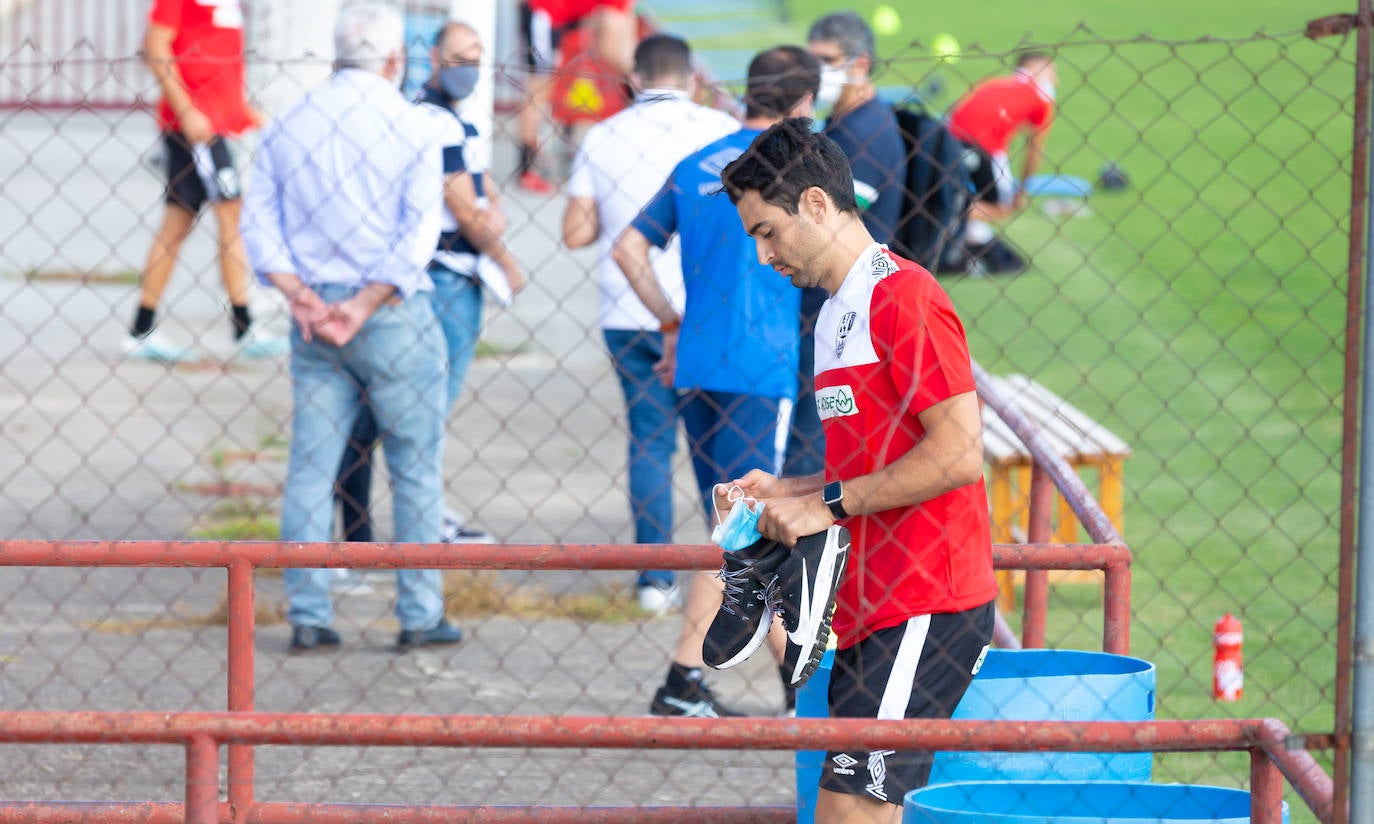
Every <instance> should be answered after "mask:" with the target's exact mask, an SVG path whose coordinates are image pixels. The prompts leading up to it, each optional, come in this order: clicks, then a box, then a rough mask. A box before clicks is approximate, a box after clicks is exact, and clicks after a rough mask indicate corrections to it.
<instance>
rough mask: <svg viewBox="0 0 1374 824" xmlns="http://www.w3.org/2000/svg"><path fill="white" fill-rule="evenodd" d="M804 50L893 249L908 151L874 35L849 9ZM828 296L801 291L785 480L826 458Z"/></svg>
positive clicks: (865, 202)
mask: <svg viewBox="0 0 1374 824" xmlns="http://www.w3.org/2000/svg"><path fill="white" fill-rule="evenodd" d="M807 49H808V50H809V51H810V52H811V54H812V55H814V56H815V57H816V59H817V60H819V61H820V63H821V90H820V93H819V94H818V95H817V98H816V106H817V108H819V109H825V108H829V109H830V118H829V119H828V120H827V121H826V123H825V135H826V136H827V137H829V138H830V139H832V140H834V141H835V143H836V144H838V145H839V147H840V149H841V150H843V151H844V153H845V156H846V157H848V158H849V166H850V168H851V169H852V170H853V173H854V194H855V198H856V199H857V200H858V203H859V209H860V213H861V214H862V216H863V222H864V225H865V226H866V227H868V231H869V233H870V234H872V235H873V237H874V239H876V240H877V241H878V242H879V243H891V242H892V233H893V231H894V230H895V228H896V226H897V223H898V221H899V220H900V219H901V216H902V195H903V189H902V183H903V182H904V181H905V180H906V148H905V146H904V145H903V143H902V134H901V131H900V130H899V129H898V127H897V117H896V115H895V114H893V111H892V105H891V104H890V103H887V102H885V101H884V100H883V99H882V98H880V97H879V96H878V90H877V89H876V88H875V87H874V85H873V79H872V77H871V75H872V73H873V64H874V60H875V47H874V42H873V30H872V29H870V28H869V26H868V24H867V23H865V22H864V19H863V18H862V17H860V16H859V15H857V14H855V13H854V12H852V11H842V12H836V13H834V14H827V15H826V16H824V17H822V18H821V19H819V20H817V21H816V22H815V23H813V24H812V26H811V31H810V32H809V33H808V35H807ZM825 298H826V294H825V290H824V289H803V290H802V319H801V325H802V345H801V364H800V372H799V375H798V390H797V411H796V417H795V419H794V420H793V422H792V429H791V432H790V434H789V436H788V442H787V463H786V466H785V467H784V471H785V472H786V474H788V475H811V474H814V473H816V472H819V471H821V468H822V464H823V459H824V455H825V437H824V435H823V434H822V432H821V419H820V418H819V417H818V416H817V414H816V402H815V401H816V396H815V394H814V393H813V391H812V387H811V383H812V377H811V372H812V366H813V363H812V359H813V356H814V350H815V346H814V338H813V336H812V334H813V330H814V328H815V325H816V316H817V315H818V314H819V313H820V310H821V304H823V303H825Z"/></svg>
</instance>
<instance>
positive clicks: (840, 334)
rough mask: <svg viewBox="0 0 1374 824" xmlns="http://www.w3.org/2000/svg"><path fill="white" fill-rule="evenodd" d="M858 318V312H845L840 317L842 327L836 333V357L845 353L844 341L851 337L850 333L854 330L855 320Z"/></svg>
mask: <svg viewBox="0 0 1374 824" xmlns="http://www.w3.org/2000/svg"><path fill="white" fill-rule="evenodd" d="M858 318H859V313H858V312H845V313H844V317H842V318H840V328H839V331H837V332H836V333H835V357H837V358H838V357H841V356H843V355H844V343H845V341H846V340H848V339H849V333H850V332H852V331H854V321H856V320H858Z"/></svg>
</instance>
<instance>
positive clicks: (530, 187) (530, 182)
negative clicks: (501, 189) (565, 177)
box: [519, 169, 558, 195]
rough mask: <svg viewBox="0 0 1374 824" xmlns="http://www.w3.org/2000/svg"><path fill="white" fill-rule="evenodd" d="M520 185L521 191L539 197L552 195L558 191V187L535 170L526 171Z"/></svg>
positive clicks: (521, 176) (521, 177) (522, 174)
mask: <svg viewBox="0 0 1374 824" xmlns="http://www.w3.org/2000/svg"><path fill="white" fill-rule="evenodd" d="M519 185H520V188H521V189H524V190H525V191H527V192H533V193H535V194H537V195H551V194H553V193H554V192H556V191H557V190H558V189H557V187H556V186H554V185H553V184H552V183H550V182H549V181H548V180H547V179H546V178H545V177H544V176H543V175H541V174H539V173H538V172H536V171H535V170H534V169H526V170H525V171H524V172H523V173H521V175H520V180H519Z"/></svg>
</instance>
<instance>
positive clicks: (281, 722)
mask: <svg viewBox="0 0 1374 824" xmlns="http://www.w3.org/2000/svg"><path fill="white" fill-rule="evenodd" d="M1266 720H1267V719H1203V720H1194V721H1179V720H1169V721H1087V722H1066V721H973V720H961V721H953V720H946V719H915V720H893V721H875V720H871V719H822V718H736V719H731V720H730V721H729V722H726V723H722V722H721V721H720V720H719V719H698V718H651V717H638V716H555V715H527V716H488V715H323V714H306V713H260V712H253V713H248V712H233V713H230V712H176V713H159V712H34V711H22V712H3V713H0V742H2V743H9V744H183V743H185V742H187V741H188V740H190V739H191V738H192V737H194V736H197V735H204V736H208V737H210V738H211V739H213V740H214V741H216V742H218V743H220V744H250V745H283V746H323V747H346V746H381V747H512V748H523V747H537V748H554V749H567V748H576V749H740V748H750V749H764V750H797V749H835V750H881V749H897V750H903V749H929V750H1002V751H1012V752H1042V751H1049V752H1078V751H1086V752H1197V751H1214V750H1245V749H1250V748H1252V747H1254V746H1256V743H1257V741H1259V740H1260V738H1259V737H1260V736H1261V735H1265V734H1266V733H1265V726H1264V725H1265V722H1266ZM589 744H594V745H593V746H589Z"/></svg>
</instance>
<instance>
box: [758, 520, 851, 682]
mask: <svg viewBox="0 0 1374 824" xmlns="http://www.w3.org/2000/svg"><path fill="white" fill-rule="evenodd" d="M848 562H849V530H847V529H845V528H844V527H842V526H840V525H838V524H833V525H831V527H830V528H829V529H827V530H826V531H825V532H819V533H817V534H815V535H807V536H804V537H802V538H801V539H799V540H798V541H797V546H796V547H795V548H793V550H792V551H791V552H790V553H789V554H788V556H787V559H786V560H785V561H783V563H782V566H781V567H779V569H778V590H777V592H778V596H777V606H776V608H777V610H778V612H779V613H780V614H781V615H782V626H783V629H785V630H787V651H786V653H785V654H784V656H783V663H782V665H783V669H784V671H785V672H787V673H789V674H790V675H789V677H790V683H791V685H792V686H793V687H799V686H801V685H802V684H804V683H806V679H808V678H810V677H811V674H812V673H814V672H815V671H816V668H817V667H819V666H820V663H821V658H822V657H824V656H825V646H826V641H827V639H829V637H830V622H831V620H832V619H833V618H834V617H835V594H836V593H837V592H839V589H840V579H841V578H843V577H844V568H845V565H846V564H847V563H848Z"/></svg>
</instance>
